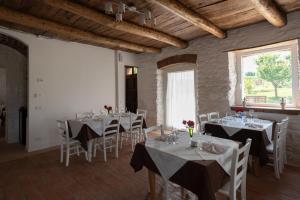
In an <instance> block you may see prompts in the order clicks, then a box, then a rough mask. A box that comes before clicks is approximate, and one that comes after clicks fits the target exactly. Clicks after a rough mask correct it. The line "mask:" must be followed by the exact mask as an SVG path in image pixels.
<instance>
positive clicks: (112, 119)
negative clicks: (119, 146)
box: [103, 115, 120, 137]
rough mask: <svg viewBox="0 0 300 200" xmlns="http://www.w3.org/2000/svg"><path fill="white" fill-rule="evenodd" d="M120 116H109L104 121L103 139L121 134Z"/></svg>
mask: <svg viewBox="0 0 300 200" xmlns="http://www.w3.org/2000/svg"><path fill="white" fill-rule="evenodd" d="M119 129H120V116H119V115H116V116H107V117H106V118H105V119H104V120H103V137H105V136H106V135H110V134H119Z"/></svg>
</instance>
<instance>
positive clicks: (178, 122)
mask: <svg viewBox="0 0 300 200" xmlns="http://www.w3.org/2000/svg"><path fill="white" fill-rule="evenodd" d="M195 110H196V109H195V82H194V70H189V71H177V72H169V73H168V74H167V95H166V125H167V126H168V127H173V128H183V125H182V121H183V120H184V119H185V120H193V121H195Z"/></svg>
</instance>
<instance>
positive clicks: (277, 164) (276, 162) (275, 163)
mask: <svg viewBox="0 0 300 200" xmlns="http://www.w3.org/2000/svg"><path fill="white" fill-rule="evenodd" d="M274 172H275V177H276V178H277V179H280V173H279V162H278V160H277V159H276V160H275V161H274Z"/></svg>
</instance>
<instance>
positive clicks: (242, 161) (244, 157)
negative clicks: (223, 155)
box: [229, 138, 252, 196]
mask: <svg viewBox="0 0 300 200" xmlns="http://www.w3.org/2000/svg"><path fill="white" fill-rule="evenodd" d="M251 142H252V140H251V139H249V138H248V139H247V141H246V144H245V145H244V146H243V147H242V148H239V149H234V150H233V155H232V163H231V178H230V190H229V192H230V194H233V193H235V192H236V190H237V189H238V188H239V186H240V185H241V184H242V182H243V181H244V184H246V176H247V164H248V157H249V151H250V147H251ZM230 196H232V195H230Z"/></svg>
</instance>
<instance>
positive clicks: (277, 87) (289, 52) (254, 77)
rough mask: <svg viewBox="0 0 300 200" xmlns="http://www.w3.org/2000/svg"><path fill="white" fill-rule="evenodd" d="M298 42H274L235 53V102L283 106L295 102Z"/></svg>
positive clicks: (296, 95)
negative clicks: (282, 102) (283, 100)
mask: <svg viewBox="0 0 300 200" xmlns="http://www.w3.org/2000/svg"><path fill="white" fill-rule="evenodd" d="M297 46H298V43H297V41H289V42H284V43H281V44H276V45H269V46H265V47H260V48H255V49H249V50H241V51H238V52H236V56H237V57H236V62H237V68H238V69H237V72H238V74H239V77H238V85H240V87H239V88H237V90H236V91H237V93H238V94H237V95H236V96H237V98H239V99H237V102H239V103H241V102H242V99H246V101H247V104H248V105H258V106H259V105H261V106H279V105H280V102H281V99H282V98H284V99H285V100H286V103H287V106H291V107H295V106H297V102H299V97H298V96H299V95H298V92H299V84H298V80H299V79H298V50H297Z"/></svg>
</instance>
